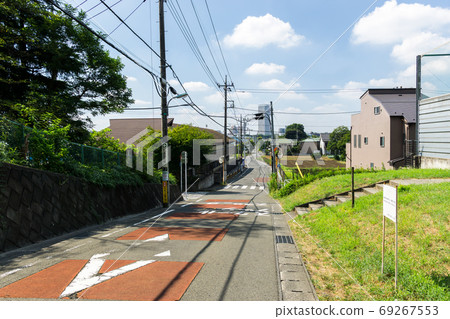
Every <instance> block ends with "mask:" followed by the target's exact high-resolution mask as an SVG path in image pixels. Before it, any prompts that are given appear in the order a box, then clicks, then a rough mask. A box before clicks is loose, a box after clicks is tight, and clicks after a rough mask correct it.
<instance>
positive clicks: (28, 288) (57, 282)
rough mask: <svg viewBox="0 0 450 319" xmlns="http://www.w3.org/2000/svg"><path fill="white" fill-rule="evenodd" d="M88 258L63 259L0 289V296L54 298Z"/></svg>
mask: <svg viewBox="0 0 450 319" xmlns="http://www.w3.org/2000/svg"><path fill="white" fill-rule="evenodd" d="M87 262H88V260H65V261H62V262H60V263H58V264H56V265H54V266H52V267H50V268H47V269H44V270H42V271H40V272H38V273H36V274H34V275H31V276H29V277H26V278H24V279H22V280H19V281H16V282H14V283H12V284H10V285H8V286H6V287H4V288H2V289H0V298H42V299H56V298H58V297H59V296H60V295H61V294H62V292H63V291H64V289H66V287H67V286H68V285H69V284H70V282H71V281H72V280H73V279H74V278H75V276H76V275H77V274H78V272H79V271H80V270H81V269H82V268H83V267H84V265H85V264H86V263H87Z"/></svg>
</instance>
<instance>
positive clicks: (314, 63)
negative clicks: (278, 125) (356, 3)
mask: <svg viewBox="0 0 450 319" xmlns="http://www.w3.org/2000/svg"><path fill="white" fill-rule="evenodd" d="M377 2H378V0H375V1H374V2H373V3H372V4H371V5H370V6H369V7H368V8H367V9H366V10H365V11H364V12H363V13H362V14H361V15H360V16H359V17H358V18H357V19H356V20H355V21H353V23H352V24H350V25H349V26H348V28H347V29H345V30H344V32H342V33H341V35H339V37H338V38H337V39H336V40H334V42H333V43H331V44H330V45H329V46H328V48H327V49H326V50H325V51H323V52H322V53H321V54H320V55H319V57H318V58H317V59H315V60H314V61H313V62H312V63H311V64H310V65H309V66H308V67H307V68H306V70H305V71H303V73H302V74H300V76H299V77H298V78H297V79H296V80H295V81H293V82H292V83H291V84H290V86H289V88H287V89H286V90H285V91H284V92H283V93H282V94H280V96H279V97H278V98H277V99H276V100H275V102H277V101H278V100H279V99H280V98H281V97H282V96H283V95H284V94H286V93H287V92H288V91H289V90H290V89H291V88H292V87H293V86H294V84H295V83H297V82H298V81H299V80H300V79H301V78H302V77H303V76H304V75H305V74H306V73H307V72H308V71H309V70H311V69H312V68H313V66H314V65H316V64H317V62H319V60H320V59H321V58H322V57H323V56H324V55H325V54H327V52H328V51H330V50H331V48H332V47H333V46H334V45H335V44H336V43H337V42H338V41H339V40H340V39H341V38H342V37H343V36H344V35H345V34H346V33H347V32H348V30H350V29H351V28H352V27H353V26H354V25H355V24H356V23H357V22H358V21H359V20H360V19H361V18H362V17H363V16H364V15H365V14H366V12H368V11H369V10H370V9H371V8H372V7H373V6H374V5H375V4H376V3H377Z"/></svg>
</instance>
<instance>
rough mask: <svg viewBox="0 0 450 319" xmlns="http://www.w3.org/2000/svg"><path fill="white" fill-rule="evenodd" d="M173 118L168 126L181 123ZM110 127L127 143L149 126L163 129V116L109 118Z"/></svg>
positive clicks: (216, 133) (113, 134) (114, 135)
mask: <svg viewBox="0 0 450 319" xmlns="http://www.w3.org/2000/svg"><path fill="white" fill-rule="evenodd" d="M173 120H174V119H173V118H169V119H167V126H168V127H169V128H170V127H176V126H178V125H180V124H175V123H173ZM109 124H110V125H109V128H110V129H111V136H112V137H114V138H116V139H119V140H120V142H122V143H126V142H127V141H128V140H129V139H130V138H132V137H134V136H135V135H136V134H138V133H140V132H142V131H144V130H145V129H146V128H147V127H151V128H153V129H154V130H155V131H161V125H162V121H161V118H138V119H111V120H109ZM200 129H201V130H202V131H205V132H208V133H211V134H212V135H213V136H214V138H215V139H223V134H222V133H220V132H217V131H215V130H212V129H209V128H202V127H200ZM229 141H230V139H229V138H228V142H229Z"/></svg>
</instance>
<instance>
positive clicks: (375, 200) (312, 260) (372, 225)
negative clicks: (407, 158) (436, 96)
mask: <svg viewBox="0 0 450 319" xmlns="http://www.w3.org/2000/svg"><path fill="white" fill-rule="evenodd" d="M410 174H411V173H408V174H405V175H404V174H403V172H402V171H393V172H383V173H381V174H379V178H376V177H375V174H373V175H370V174H361V175H363V176H359V177H358V179H357V181H358V183H360V184H361V183H362V184H366V183H369V182H373V181H375V180H377V179H389V178H400V177H403V178H411V177H418V176H422V177H431V176H434V177H438V176H435V175H434V174H431V170H430V172H428V171H425V170H422V172H420V173H419V172H416V174H413V175H410ZM447 174H448V172H447ZM376 175H378V174H376ZM406 176H407V177H406ZM444 176H445V174H444V173H442V174H441V175H440V177H444ZM342 178H348V176H336V177H332V178H330V179H329V180H327V181H325V180H321V181H318V182H317V183H313V184H314V185H308V186H306V187H303V188H301V189H300V190H299V191H298V192H300V193H302V194H303V198H312V197H314V196H312V195H308V194H307V193H308V192H309V191H311V192H314V193H315V194H316V196H322V194H323V193H327V192H328V190H327V189H328V188H331V187H332V186H333V187H337V188H338V187H341V188H345V187H346V186H345V185H347V184H348V183H347V182H346V181H344V180H343V179H342ZM341 184H345V185H341ZM305 188H307V189H308V191H305V190H304V189H305ZM297 196H299V194H297ZM311 196H312V197H311ZM398 198H399V217H398V221H399V223H398V229H399V237H398V240H399V274H398V286H399V287H398V290H397V291H395V289H394V269H395V268H394V267H395V263H394V252H395V248H394V238H395V236H394V234H395V226H394V225H395V224H394V223H393V222H391V221H390V220H386V254H385V273H384V274H383V275H382V274H381V243H382V211H383V206H382V205H383V204H382V203H383V201H382V199H383V197H382V192H380V193H377V194H375V195H368V196H364V197H361V198H359V199H357V200H356V203H355V207H354V208H353V209H352V208H351V203H349V202H347V203H345V204H342V205H339V206H336V207H324V208H322V209H320V210H317V211H314V212H312V213H309V214H306V215H302V216H298V217H297V218H296V219H295V220H294V221H291V222H290V226H291V229H292V231H293V234H294V237H295V240H296V242H297V245H298V248H299V250H300V251H301V253H302V255H303V258H304V260H305V264H306V267H307V268H308V271H309V273H310V274H311V278H312V280H313V283H314V286H315V288H316V291H317V293H318V296H319V299H320V300H372V299H375V300H445V301H448V300H450V292H449V286H450V277H449V274H450V263H449V253H450V248H449V247H450V220H449V211H450V182H446V183H440V184H428V185H411V186H400V187H399V195H398ZM330 256H332V258H331V257H330ZM333 259H334V260H333ZM338 264H339V265H340V266H338ZM341 267H342V268H341ZM343 269H345V271H344V270H343ZM352 278H354V279H355V280H353V279H352ZM355 281H356V282H357V283H356V282H355Z"/></svg>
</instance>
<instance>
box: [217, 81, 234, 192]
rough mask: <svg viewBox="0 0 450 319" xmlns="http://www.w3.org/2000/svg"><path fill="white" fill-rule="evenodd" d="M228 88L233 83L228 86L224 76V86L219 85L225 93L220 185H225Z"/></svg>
mask: <svg viewBox="0 0 450 319" xmlns="http://www.w3.org/2000/svg"><path fill="white" fill-rule="evenodd" d="M229 86H233V83H231V84H230V85H228V82H227V76H226V75H225V84H224V85H220V84H219V87H223V88H224V89H223V90H224V93H225V105H224V111H225V112H224V113H225V114H224V124H223V163H222V165H223V178H222V183H223V184H224V185H225V184H226V183H227V155H228V154H227V153H228V149H227V103H228V91H229V90H230V87H229Z"/></svg>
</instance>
